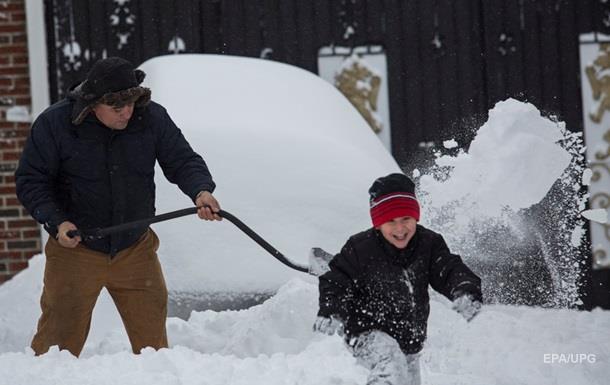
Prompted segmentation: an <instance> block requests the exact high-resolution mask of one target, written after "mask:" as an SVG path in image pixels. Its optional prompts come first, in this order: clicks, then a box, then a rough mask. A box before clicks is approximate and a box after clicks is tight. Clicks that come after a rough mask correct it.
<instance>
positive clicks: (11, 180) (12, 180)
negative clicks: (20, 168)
mask: <svg viewBox="0 0 610 385" xmlns="http://www.w3.org/2000/svg"><path fill="white" fill-rule="evenodd" d="M4 183H15V175H6V176H5V178H4Z"/></svg>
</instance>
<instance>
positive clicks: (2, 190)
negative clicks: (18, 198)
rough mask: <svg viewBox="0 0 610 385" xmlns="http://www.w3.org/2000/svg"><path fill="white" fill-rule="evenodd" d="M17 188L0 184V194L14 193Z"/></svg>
mask: <svg viewBox="0 0 610 385" xmlns="http://www.w3.org/2000/svg"><path fill="white" fill-rule="evenodd" d="M16 193H17V189H16V188H15V186H0V194H13V195H14V194H16Z"/></svg>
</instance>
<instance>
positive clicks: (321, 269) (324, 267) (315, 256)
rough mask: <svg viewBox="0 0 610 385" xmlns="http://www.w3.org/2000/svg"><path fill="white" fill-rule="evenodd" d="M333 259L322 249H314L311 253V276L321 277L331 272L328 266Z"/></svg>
mask: <svg viewBox="0 0 610 385" xmlns="http://www.w3.org/2000/svg"><path fill="white" fill-rule="evenodd" d="M333 257H334V255H332V254H330V253H328V252H326V251H325V250H324V249H322V248H320V247H312V248H311V250H310V251H309V274H311V275H315V276H316V277H319V276H321V275H322V274H324V273H326V272H327V271H329V270H330V267H328V264H329V262H330V261H331V259H333Z"/></svg>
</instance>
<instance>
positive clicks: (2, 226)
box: [0, 221, 6, 230]
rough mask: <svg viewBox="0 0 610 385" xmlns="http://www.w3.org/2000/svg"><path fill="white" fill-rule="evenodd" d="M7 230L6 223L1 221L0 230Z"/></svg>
mask: <svg viewBox="0 0 610 385" xmlns="http://www.w3.org/2000/svg"><path fill="white" fill-rule="evenodd" d="M5 228H6V222H4V221H0V230H4V229H5Z"/></svg>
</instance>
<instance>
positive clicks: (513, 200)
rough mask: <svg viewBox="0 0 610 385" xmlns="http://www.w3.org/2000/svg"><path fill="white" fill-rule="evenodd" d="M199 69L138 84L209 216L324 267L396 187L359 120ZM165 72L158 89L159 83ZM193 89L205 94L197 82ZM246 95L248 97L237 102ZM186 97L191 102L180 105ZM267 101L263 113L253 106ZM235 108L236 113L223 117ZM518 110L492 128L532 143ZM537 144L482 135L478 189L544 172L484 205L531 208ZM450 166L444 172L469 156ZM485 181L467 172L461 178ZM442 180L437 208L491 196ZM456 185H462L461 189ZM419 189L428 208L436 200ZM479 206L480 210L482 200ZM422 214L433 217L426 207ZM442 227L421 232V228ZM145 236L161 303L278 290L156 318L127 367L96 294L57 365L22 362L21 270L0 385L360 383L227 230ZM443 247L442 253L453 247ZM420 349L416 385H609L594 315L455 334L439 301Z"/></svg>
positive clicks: (308, 305)
mask: <svg viewBox="0 0 610 385" xmlns="http://www.w3.org/2000/svg"><path fill="white" fill-rule="evenodd" d="M208 58H209V59H210V60H209V61H208V60H206V59H202V58H200V57H195V56H188V55H180V56H172V57H171V58H159V59H155V60H154V61H151V62H148V63H146V64H145V65H144V69H145V70H146V71H147V72H148V74H149V79H150V81H151V82H154V83H149V85H151V87H152V88H153V98H155V99H156V100H158V101H161V102H162V103H163V104H165V105H166V106H167V107H168V109H170V113H171V114H172V116H174V118H175V119H176V121H177V123H178V124H179V126H181V127H183V128H185V134H186V135H187V137H188V139H189V140H191V142H192V143H193V146H194V147H195V149H196V150H198V151H201V152H202V153H203V155H204V157H205V158H206V160H207V161H208V163H209V165H210V168H211V169H212V171H213V173H214V175H215V177H216V180H217V182H218V185H219V188H218V190H217V194H216V195H217V196H218V198H219V199H220V201H221V204H222V205H223V208H225V209H226V210H228V211H229V212H232V213H233V214H235V215H237V216H238V217H240V218H241V219H243V220H244V221H245V222H246V223H248V224H249V225H251V226H252V227H253V228H255V230H258V231H259V232H260V233H261V234H263V236H264V237H266V238H268V239H269V241H270V242H271V243H273V244H275V245H276V246H277V247H278V249H280V250H282V251H285V253H286V254H287V255H289V256H290V257H293V256H297V258H295V259H297V260H298V261H299V262H304V261H305V258H304V257H305V255H307V251H308V249H309V247H311V246H314V245H316V246H322V247H324V248H326V249H328V250H329V251H333V252H334V251H337V250H338V249H339V247H340V246H341V244H342V243H343V242H344V241H345V239H346V237H347V236H348V235H349V234H351V233H354V232H356V231H359V230H362V229H364V228H366V227H367V226H369V218H368V211H367V194H366V190H367V188H368V186H369V185H370V183H371V181H372V180H373V179H374V178H375V177H378V176H380V175H383V174H387V173H389V172H393V171H396V170H397V166H396V164H395V163H394V161H393V160H392V159H391V157H390V156H389V155H388V154H387V152H385V150H384V149H383V147H382V146H381V145H380V144H379V143H378V142H375V141H374V140H373V139H375V140H376V138H375V137H374V136H373V135H372V134H371V133H370V132H369V131H368V128H367V127H366V125H365V124H364V123H363V120H362V119H359V118H358V119H357V118H354V110H353V108H351V106H349V104H347V102H345V101H344V100H343V99H341V98H339V99H337V94H336V91H334V90H332V88H330V87H328V86H326V88H325V86H323V85H322V83H317V82H318V80H319V79H316V78H315V77H314V76H312V75H310V74H307V73H305V72H303V71H300V70H295V69H292V68H290V67H289V66H285V65H281V64H278V63H271V62H263V61H258V60H253V59H238V58H232V57H226V56H225V57H208ZM168 66H169V67H171V68H172V70H171V72H169V73H171V74H172V77H166V76H163V74H164V73H165V74H167V73H168V72H167V70H166V68H167V67H168ZM295 71H296V72H295ZM227 73H229V74H230V76H227ZM195 74H198V76H199V75H201V76H204V77H205V79H206V80H205V81H199V80H197V79H198V76H195ZM238 75H239V76H238ZM288 80H290V81H291V82H292V83H293V85H292V86H290V85H289V82H288ZM244 81H248V82H253V83H248V84H255V85H256V87H254V86H252V87H244V86H243V84H244V83H243V82H244ZM240 85H241V86H240ZM160 90H163V91H160ZM227 90H229V91H230V92H229V91H227ZM296 90H298V93H297V92H296ZM204 91H205V92H204ZM278 94H279V95H280V96H278ZM261 95H262V96H261ZM308 95H309V96H308ZM184 96H187V97H189V98H190V99H189V101H188V103H187V102H183V99H182V98H183V97H184ZM267 97H272V100H273V103H271V104H269V103H268V102H266V101H265V98H267ZM297 99H298V100H297ZM337 100H341V101H337ZM301 102H303V103H305V102H307V104H303V103H301ZM231 103H233V104H231ZM236 103H237V105H243V106H244V108H243V109H238V110H235V109H234V108H230V107H227V105H229V106H234V105H236ZM249 103H252V104H251V108H250V107H248V106H250V104H249ZM306 106H313V107H314V109H313V110H312V109H311V108H310V107H306ZM261 109H262V110H261ZM528 109H529V110H531V108H530V107H529V106H522V105H519V103H518V102H516V101H509V102H508V103H507V104H504V109H503V110H502V109H500V110H498V111H496V112H494V113H495V115H494V113H491V114H490V116H492V117H493V116H496V117H497V118H499V121H506V122H513V123H514V122H515V119H517V121H519V119H520V118H522V117H524V116H529V117H530V119H526V120H525V121H523V120H522V121H521V125H523V126H527V127H529V129H531V130H534V127H533V126H531V123H532V122H539V119H540V117H539V115H536V114H535V113H533V112H532V113H530V114H529V115H528V112H527V111H526V110H528ZM312 111H315V112H316V113H313V114H312ZM502 111H504V112H502ZM521 114H523V115H521ZM497 121H498V120H497ZM287 122H288V123H289V124H287ZM346 122H347V124H345V123H346ZM517 126H519V124H513V127H517ZM496 127H497V128H498V129H501V128H506V127H507V125H503V124H499V125H498V126H496ZM536 127H537V126H536ZM293 128H294V129H293ZM352 128H355V130H351V129H352ZM488 128H489V127H488ZM541 129H542V130H543V131H542V134H541V135H529V134H528V131H527V130H522V131H519V132H513V135H511V133H510V132H508V131H506V130H504V131H502V130H500V131H498V132H488V133H487V134H486V135H491V137H493V135H499V137H500V138H504V139H502V140H503V141H506V140H508V141H509V142H511V141H512V142H514V141H517V142H518V143H517V144H518V145H515V146H512V145H508V144H507V145H506V148H502V149H501V151H498V155H499V157H498V159H489V161H488V163H489V164H488V166H489V167H488V168H487V169H486V171H485V172H488V173H489V174H488V175H492V176H493V175H497V174H504V175H506V176H511V175H516V174H517V173H518V171H519V167H523V165H524V164H532V163H528V162H520V163H517V164H514V162H513V161H514V158H515V157H517V158H520V157H521V158H522V157H524V156H528V154H529V153H521V152H519V151H517V150H518V149H520V148H529V149H531V148H533V147H535V148H536V151H537V153H536V154H533V155H532V156H535V157H536V159H540V161H541V162H543V163H542V164H545V167H544V168H540V169H538V170H536V168H535V167H533V168H532V169H528V170H527V171H528V172H530V173H529V174H528V178H525V179H522V180H519V181H518V182H519V183H518V186H517V187H524V188H526V190H527V192H528V193H531V194H529V195H527V196H526V195H514V196H511V193H510V191H505V190H502V191H497V190H495V189H493V188H491V187H493V186H501V187H502V188H508V189H510V188H513V187H515V186H513V185H512V184H510V183H509V184H503V183H502V180H501V178H499V179H497V180H495V181H497V182H498V183H497V184H496V183H494V184H489V185H488V187H489V189H488V191H487V192H486V194H490V195H492V196H500V194H502V196H504V195H506V198H507V199H506V200H502V202H503V204H505V205H511V204H514V205H515V206H516V207H514V209H515V210H517V209H519V208H522V207H525V206H526V203H527V204H532V203H536V202H537V200H540V199H542V196H543V195H544V194H545V193H546V191H548V184H549V183H553V179H552V178H557V177H558V176H557V174H561V172H562V170H563V168H564V167H565V166H564V164H565V162H566V158H565V154H564V153H563V152H561V151H560V149H559V148H557V146H555V145H553V143H555V142H556V140H557V137H556V136H554V135H553V133H552V132H551V131H544V127H543V128H541ZM492 131H493V130H492ZM513 136H515V137H513ZM482 138H485V136H482ZM530 140H531V141H532V142H531V143H530ZM512 142H511V143H512ZM480 143H485V141H484V140H483V141H481V142H480ZM487 143H493V140H491V139H490V141H488V142H487ZM532 143H535V146H534V145H533V144H532ZM449 147H451V146H449ZM481 149H484V146H483V147H481ZM492 150H493V149H490V148H487V149H485V151H483V152H482V153H479V155H476V154H475V153H473V154H471V155H470V158H471V159H472V158H476V156H483V154H488V153H490V152H492ZM460 156H461V158H460V159H458V160H456V162H462V160H463V159H465V158H464V157H468V156H469V155H468V154H466V153H462V154H461V155H460ZM551 160H553V162H551ZM446 161H448V162H451V160H450V159H446ZM547 161H548V162H547ZM464 162H466V161H464ZM486 165H487V164H486ZM486 165H478V164H476V162H475V163H474V164H473V167H474V166H477V167H481V168H480V169H482V167H483V166H486ZM518 165H520V166H519V167H517V166H518ZM452 167H453V165H452ZM453 170H454V172H456V173H457V174H456V175H461V176H460V177H459V178H458V179H464V180H461V181H460V180H457V179H456V180H454V181H450V182H449V183H452V184H451V186H452V187H451V188H445V189H444V190H443V189H442V188H439V190H437V191H438V192H439V194H442V193H444V194H445V195H448V196H446V197H444V198H443V199H445V198H447V199H448V200H447V202H449V201H451V199H449V198H459V197H463V196H464V192H465V191H466V189H470V188H471V187H472V186H473V185H475V183H478V184H476V185H477V186H479V185H482V184H485V183H484V182H489V181H490V180H489V179H485V178H484V179H481V175H478V176H477V175H473V174H467V173H466V174H460V172H459V167H458V164H457V163H455V167H454V168H453ZM471 171H474V170H471ZM540 173H542V175H540ZM469 178H474V179H471V180H470V184H469V183H468V180H469ZM157 181H158V187H159V190H158V191H159V198H160V199H159V200H160V203H159V207H158V210H159V212H164V211H167V210H170V209H177V208H181V207H186V206H188V205H190V202H189V201H188V200H187V199H185V198H184V197H182V196H180V193H179V192H177V191H176V189H175V188H173V187H171V186H168V185H167V184H164V183H165V182H162V178H159V179H158V180H157ZM429 182H430V185H433V184H434V183H436V182H433V181H429ZM531 184H537V185H536V186H530V185H531ZM422 185H423V184H422ZM445 186H446V187H447V186H448V185H445ZM433 187H434V186H432V187H431V188H430V191H429V192H428V193H429V195H428V197H434V196H435V195H434V189H433ZM440 187H442V186H440ZM480 200H481V202H483V203H486V204H490V205H491V204H494V201H493V200H489V199H488V197H487V196H480ZM439 202H440V201H439ZM426 204H429V205H434V204H435V200H434V199H432V200H430V201H426ZM439 205H440V203H439ZM429 215H431V216H432V215H435V214H434V213H433V212H432V211H431V212H430V214H429ZM440 219H442V218H440V217H432V218H427V220H428V221H429V222H431V223H433V224H434V223H438V222H439V220H440ZM471 219H473V218H472V217H471ZM474 219H476V218H474ZM155 228H156V229H157V231H158V232H159V233H160V236H161V239H162V248H161V257H162V260H163V265H164V267H165V270H166V274H167V277H168V284H169V286H170V290H171V289H173V290H178V291H180V290H195V291H196V290H209V291H215V290H216V291H231V290H234V291H240V290H254V291H256V290H261V291H264V290H269V289H274V290H275V289H277V288H278V287H279V290H278V292H277V294H276V295H274V296H273V297H272V298H270V299H269V300H267V301H265V302H264V303H262V304H260V305H257V306H254V307H252V308H249V309H247V310H241V311H221V312H213V311H205V312H193V313H192V314H191V317H190V318H189V319H188V320H187V321H185V320H182V319H178V318H169V319H168V326H167V328H168V336H169V340H170V345H171V346H170V348H169V349H163V350H161V351H158V352H154V351H152V350H145V351H144V352H143V354H141V355H133V354H131V353H130V348H129V344H128V341H127V337H126V335H125V332H124V331H123V328H122V325H121V321H120V319H119V317H118V315H117V313H116V310H115V309H114V307H113V305H112V302H111V300H110V299H109V296H108V295H107V294H105V293H103V295H102V296H101V297H100V299H99V301H98V304H97V306H96V308H95V311H94V315H93V324H92V329H91V333H90V336H89V339H88V341H87V344H86V346H85V349H84V351H83V354H82V357H81V358H80V359H75V358H73V357H72V356H70V355H69V354H68V353H66V352H59V351H57V350H56V349H52V350H51V351H50V352H49V353H48V354H46V355H44V356H42V357H34V356H33V354H32V352H31V350H29V348H28V347H27V346H28V345H29V341H30V339H31V337H32V334H33V331H34V329H35V326H36V321H37V318H38V315H39V308H38V298H39V296H40V292H41V285H42V274H43V268H44V256H42V255H40V256H37V257H35V258H34V259H32V261H31V266H30V268H29V269H27V270H26V271H24V272H23V273H21V274H19V275H18V276H16V277H15V278H14V279H12V280H11V281H9V282H7V283H6V284H4V285H2V286H1V287H0V384H2V385H4V384H7V385H8V384H11V385H19V384H23V385H25V384H27V385H31V384H62V385H63V384H79V385H80V384H96V385H97V384H112V385H116V384H121V385H135V384H146V385H150V384H161V385H163V384H168V385H177V384H209V385H215V384H249V385H250V384H266V385H274V384H301V385H307V384H316V385H319V384H334V385H343V384H346V385H347V384H364V383H365V380H366V376H367V372H366V370H365V369H363V368H362V367H359V366H358V365H356V362H355V360H354V359H353V358H352V356H351V355H350V353H349V351H348V350H347V349H346V348H345V346H344V344H343V343H342V341H341V340H340V338H338V337H336V336H335V337H326V336H321V335H316V334H314V333H313V332H312V331H311V325H312V323H313V320H314V318H315V314H316V311H317V295H318V293H317V287H316V280H315V279H313V278H308V277H306V276H305V275H299V274H297V273H292V272H290V271H288V270H287V269H286V268H285V267H284V266H282V265H281V264H279V263H278V262H276V261H275V260H273V259H272V258H271V257H270V256H268V255H266V254H265V253H264V252H263V251H261V250H259V249H258V246H256V245H255V244H254V243H252V242H251V241H250V240H249V239H247V238H246V237H245V236H244V235H243V234H240V233H239V232H238V230H236V229H234V228H233V227H232V225H231V224H229V223H227V222H224V223H221V224H207V223H201V222H199V221H195V220H193V218H184V219H182V220H176V221H172V223H167V224H163V225H160V226H155ZM450 235H452V236H453V237H454V238H455V237H457V236H459V235H460V233H459V232H455V233H453V234H450ZM577 238H578V237H577ZM578 240H579V239H575V240H574V244H575V245H577V244H578V242H577V241H578ZM301 256H302V257H301ZM428 333H429V338H428V341H427V343H426V345H425V348H424V350H423V352H422V353H421V364H422V379H423V384H439V383H442V384H449V385H457V384H481V385H483V384H485V385H489V384H507V385H509V384H510V385H514V384H537V385H538V384H606V383H607V379H608V377H610V347H609V346H608V344H607V341H610V312H608V311H602V310H594V311H592V312H579V311H575V310H567V309H541V308H532V307H523V306H504V305H485V306H484V307H483V311H482V312H481V314H480V315H479V316H478V317H477V318H475V319H474V320H473V321H472V322H471V323H466V322H465V321H464V320H463V319H462V318H461V317H460V316H459V315H457V314H456V313H454V312H453V311H452V310H451V308H450V306H449V304H448V301H447V300H446V299H444V298H443V297H440V296H438V295H433V296H432V300H431V314H430V320H429V328H428Z"/></svg>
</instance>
